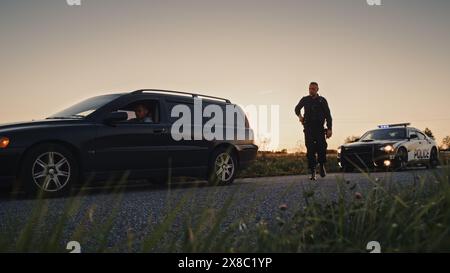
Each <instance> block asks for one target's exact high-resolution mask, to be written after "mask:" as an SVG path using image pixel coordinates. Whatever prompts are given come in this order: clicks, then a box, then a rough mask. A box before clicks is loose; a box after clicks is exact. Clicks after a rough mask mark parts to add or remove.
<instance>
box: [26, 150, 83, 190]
mask: <svg viewBox="0 0 450 273" xmlns="http://www.w3.org/2000/svg"><path fill="white" fill-rule="evenodd" d="M77 179H78V164H77V162H76V160H75V158H74V156H73V154H72V153H71V152H70V151H69V150H68V149H66V148H65V147H64V146H62V145H58V144H42V145H39V146H37V147H35V148H33V149H32V150H31V151H30V152H29V153H28V154H27V155H26V158H25V159H24V163H23V165H22V169H21V173H20V181H21V183H22V186H23V189H24V190H25V191H26V193H27V194H36V193H37V194H38V195H39V194H41V195H44V196H56V195H59V194H63V193H67V192H68V190H69V189H70V186H71V185H73V184H74V183H75V182H76V181H77Z"/></svg>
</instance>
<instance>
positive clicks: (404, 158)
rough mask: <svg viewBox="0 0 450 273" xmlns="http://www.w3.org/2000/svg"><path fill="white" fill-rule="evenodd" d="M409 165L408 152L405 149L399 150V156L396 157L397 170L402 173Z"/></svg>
mask: <svg viewBox="0 0 450 273" xmlns="http://www.w3.org/2000/svg"><path fill="white" fill-rule="evenodd" d="M407 165H408V152H407V151H406V149H405V148H403V147H401V148H400V149H398V152H397V155H396V157H395V167H396V169H397V170H399V171H402V170H404V169H406V166H407Z"/></svg>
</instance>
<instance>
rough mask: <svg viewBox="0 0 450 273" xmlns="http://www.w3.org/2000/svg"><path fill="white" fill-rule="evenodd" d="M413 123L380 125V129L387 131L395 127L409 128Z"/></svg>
mask: <svg viewBox="0 0 450 273" xmlns="http://www.w3.org/2000/svg"><path fill="white" fill-rule="evenodd" d="M410 125H411V123H409V122H407V123H397V124H386V125H378V128H380V129H386V128H393V127H405V128H406V127H408V126H410Z"/></svg>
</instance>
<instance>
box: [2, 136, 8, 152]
mask: <svg viewBox="0 0 450 273" xmlns="http://www.w3.org/2000/svg"><path fill="white" fill-rule="evenodd" d="M8 145H9V138H7V137H1V138H0V148H1V149H4V148H6V147H8Z"/></svg>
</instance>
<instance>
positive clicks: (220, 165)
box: [215, 153, 234, 182]
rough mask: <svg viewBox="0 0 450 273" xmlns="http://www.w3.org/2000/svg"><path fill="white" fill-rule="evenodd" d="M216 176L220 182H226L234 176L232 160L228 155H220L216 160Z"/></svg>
mask: <svg viewBox="0 0 450 273" xmlns="http://www.w3.org/2000/svg"><path fill="white" fill-rule="evenodd" d="M215 165H216V176H217V178H219V180H220V181H223V182H227V181H229V180H230V179H231V178H232V177H233V175H234V162H233V158H232V157H231V156H230V155H229V154H228V153H222V154H220V155H218V156H217V158H216V162H215Z"/></svg>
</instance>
